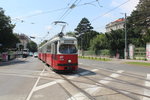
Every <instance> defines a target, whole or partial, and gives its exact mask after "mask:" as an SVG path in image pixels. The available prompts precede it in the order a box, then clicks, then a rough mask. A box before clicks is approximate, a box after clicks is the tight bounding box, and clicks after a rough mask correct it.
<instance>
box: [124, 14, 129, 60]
mask: <svg viewBox="0 0 150 100" xmlns="http://www.w3.org/2000/svg"><path fill="white" fill-rule="evenodd" d="M124 27H125V28H124V29H125V30H124V31H125V59H127V57H128V52H127V15H126V13H125V26H124Z"/></svg>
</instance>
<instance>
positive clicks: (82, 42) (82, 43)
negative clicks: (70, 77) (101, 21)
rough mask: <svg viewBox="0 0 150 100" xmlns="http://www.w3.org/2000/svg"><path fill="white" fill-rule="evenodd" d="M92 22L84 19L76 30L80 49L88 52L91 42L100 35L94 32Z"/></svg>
mask: <svg viewBox="0 0 150 100" xmlns="http://www.w3.org/2000/svg"><path fill="white" fill-rule="evenodd" d="M92 29H93V27H92V26H91V23H90V21H89V20H88V19H87V18H83V19H82V20H81V21H80V23H79V24H78V26H77V28H76V29H75V31H76V33H75V34H76V35H77V39H78V46H79V48H80V49H83V50H88V49H89V46H90V40H92V39H93V38H94V37H95V36H96V35H98V34H99V33H98V32H96V31H93V30H92Z"/></svg>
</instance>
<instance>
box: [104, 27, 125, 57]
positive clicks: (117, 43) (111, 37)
mask: <svg viewBox="0 0 150 100" xmlns="http://www.w3.org/2000/svg"><path fill="white" fill-rule="evenodd" d="M124 34H125V33H124V31H123V30H121V29H119V30H115V31H113V30H112V31H111V33H106V38H107V40H108V45H109V49H110V50H111V51H112V52H113V54H114V55H115V54H116V53H118V51H122V52H123V50H124V48H125V45H124V44H125V39H124Z"/></svg>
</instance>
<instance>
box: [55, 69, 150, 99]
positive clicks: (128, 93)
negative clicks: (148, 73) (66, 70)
mask: <svg viewBox="0 0 150 100" xmlns="http://www.w3.org/2000/svg"><path fill="white" fill-rule="evenodd" d="M104 70H105V71H107V70H106V69H104ZM108 72H110V70H108ZM111 72H113V73H116V72H115V71H111ZM91 73H93V72H91ZM116 74H119V75H124V76H126V75H125V74H122V73H121V74H120V73H116ZM57 75H59V76H60V77H61V79H62V80H64V81H65V82H68V83H69V84H71V85H72V86H73V87H75V88H76V89H77V90H78V91H79V92H81V93H83V94H84V95H85V96H86V97H88V98H89V99H90V100H96V99H95V96H92V95H91V94H89V93H88V92H87V91H86V90H85V89H82V87H80V86H78V85H76V84H75V82H78V83H84V84H90V85H95V86H98V87H103V88H107V89H110V90H113V91H114V92H116V93H117V94H122V95H124V96H126V97H128V98H131V99H133V100H140V99H139V98H138V97H137V96H140V97H147V98H150V96H149V95H145V94H141V93H137V92H133V91H131V90H126V89H122V88H116V87H113V86H109V85H107V84H103V83H100V82H97V81H95V80H94V79H91V78H89V77H87V76H86V75H82V74H80V73H77V74H76V75H78V76H76V77H75V78H78V77H82V78H85V79H87V80H90V81H92V82H93V83H89V82H84V81H75V80H72V79H68V78H67V76H64V75H62V74H57ZM96 75H100V76H104V77H109V76H107V75H104V74H102V73H98V72H96ZM128 77H129V76H128ZM109 78H111V79H113V82H119V83H120V84H121V83H122V84H125V85H133V86H136V87H138V88H143V89H148V90H150V88H149V87H146V86H142V85H138V84H134V83H131V82H129V81H125V80H120V79H117V78H113V77H109ZM133 78H138V77H134V76H133ZM138 79H140V78H138ZM142 79H143V78H142ZM101 80H104V79H101ZM114 80H117V81H114ZM143 80H144V79H143ZM106 81H110V80H106ZM111 81H112V80H111ZM145 81H146V80H145ZM58 84H59V85H60V83H58ZM60 86H61V85H60ZM61 87H62V86H61ZM62 88H63V90H64V91H65V92H66V93H67V94H68V96H69V97H73V95H71V94H70V93H69V91H68V90H66V89H65V88H64V87H62ZM70 100H72V99H70ZM73 100H75V99H73Z"/></svg>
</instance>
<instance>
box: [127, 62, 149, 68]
mask: <svg viewBox="0 0 150 100" xmlns="http://www.w3.org/2000/svg"><path fill="white" fill-rule="evenodd" d="M126 64H132V65H141V66H147V67H150V63H147V62H126Z"/></svg>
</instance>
